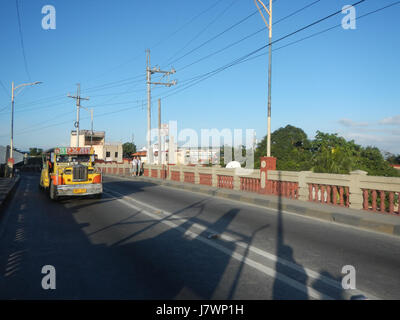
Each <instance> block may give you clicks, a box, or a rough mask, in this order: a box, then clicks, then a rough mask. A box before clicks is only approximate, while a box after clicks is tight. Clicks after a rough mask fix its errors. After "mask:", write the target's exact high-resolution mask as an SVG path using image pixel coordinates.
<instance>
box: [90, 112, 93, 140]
mask: <svg viewBox="0 0 400 320" xmlns="http://www.w3.org/2000/svg"><path fill="white" fill-rule="evenodd" d="M90 120H91V122H92V134H91V135H90V146H91V147H93V109H90Z"/></svg>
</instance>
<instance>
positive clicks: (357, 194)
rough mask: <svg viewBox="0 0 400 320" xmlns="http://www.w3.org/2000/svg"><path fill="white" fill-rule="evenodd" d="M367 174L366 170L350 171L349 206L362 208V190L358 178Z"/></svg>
mask: <svg viewBox="0 0 400 320" xmlns="http://www.w3.org/2000/svg"><path fill="white" fill-rule="evenodd" d="M366 175H367V172H366V171H362V170H356V171H352V172H350V186H349V193H350V206H349V207H350V208H352V209H360V210H361V209H362V208H363V204H364V196H363V190H362V189H361V188H360V179H361V178H362V177H365V176H366Z"/></svg>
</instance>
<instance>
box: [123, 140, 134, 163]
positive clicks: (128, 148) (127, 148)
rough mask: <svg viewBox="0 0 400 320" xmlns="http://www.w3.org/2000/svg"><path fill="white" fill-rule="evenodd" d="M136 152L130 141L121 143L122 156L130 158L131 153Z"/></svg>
mask: <svg viewBox="0 0 400 320" xmlns="http://www.w3.org/2000/svg"><path fill="white" fill-rule="evenodd" d="M135 152H136V145H135V144H134V143H132V142H125V143H124V144H123V145H122V153H123V156H124V158H128V159H131V158H132V153H135Z"/></svg>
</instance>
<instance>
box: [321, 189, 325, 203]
mask: <svg viewBox="0 0 400 320" xmlns="http://www.w3.org/2000/svg"><path fill="white" fill-rule="evenodd" d="M321 202H322V203H325V186H324V185H322V186H321Z"/></svg>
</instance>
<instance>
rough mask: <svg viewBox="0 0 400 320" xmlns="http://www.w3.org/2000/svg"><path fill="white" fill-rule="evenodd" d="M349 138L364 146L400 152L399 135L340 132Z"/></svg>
mask: <svg viewBox="0 0 400 320" xmlns="http://www.w3.org/2000/svg"><path fill="white" fill-rule="evenodd" d="M340 135H341V136H343V137H344V138H345V139H347V140H354V141H355V143H357V144H360V145H362V146H364V147H367V146H373V147H377V148H379V149H380V150H381V151H388V152H391V153H394V154H400V145H399V137H398V136H397V137H396V136H393V135H388V134H368V133H360V132H343V133H341V134H340Z"/></svg>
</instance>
